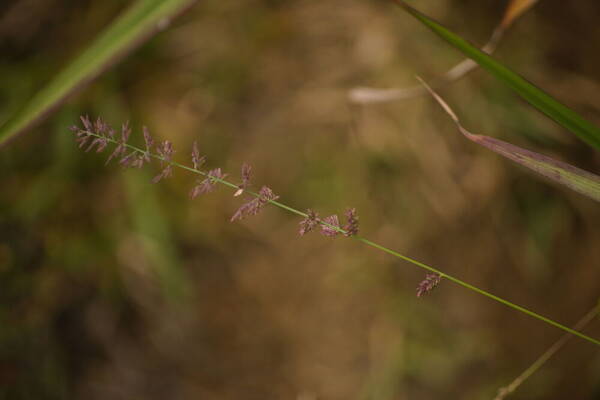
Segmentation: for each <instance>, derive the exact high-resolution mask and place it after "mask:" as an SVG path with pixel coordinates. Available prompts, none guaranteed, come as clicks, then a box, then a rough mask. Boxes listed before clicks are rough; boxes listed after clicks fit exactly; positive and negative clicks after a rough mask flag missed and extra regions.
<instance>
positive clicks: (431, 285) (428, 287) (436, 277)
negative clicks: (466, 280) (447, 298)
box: [417, 274, 442, 297]
mask: <svg viewBox="0 0 600 400" xmlns="http://www.w3.org/2000/svg"><path fill="white" fill-rule="evenodd" d="M441 280H442V276H441V275H440V274H427V275H425V279H423V280H422V281H421V282H420V283H419V285H418V286H417V297H421V296H423V295H424V294H426V293H429V292H431V291H432V290H433V289H435V287H436V286H437V285H439V283H440V281H441Z"/></svg>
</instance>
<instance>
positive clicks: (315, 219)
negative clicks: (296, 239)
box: [298, 209, 320, 236]
mask: <svg viewBox="0 0 600 400" xmlns="http://www.w3.org/2000/svg"><path fill="white" fill-rule="evenodd" d="M319 222H320V219H319V214H317V213H316V212H314V211H313V210H311V209H308V210H306V218H304V219H303V220H302V221H300V231H299V232H298V233H299V234H300V236H304V235H306V234H307V233H308V232H310V231H312V230H313V229H315V227H316V226H317V225H319Z"/></svg>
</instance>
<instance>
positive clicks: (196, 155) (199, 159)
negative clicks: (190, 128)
mask: <svg viewBox="0 0 600 400" xmlns="http://www.w3.org/2000/svg"><path fill="white" fill-rule="evenodd" d="M204 161H205V157H204V156H201V155H200V152H199V151H198V143H196V141H194V145H193V147H192V164H194V169H200V167H201V166H202V164H204Z"/></svg>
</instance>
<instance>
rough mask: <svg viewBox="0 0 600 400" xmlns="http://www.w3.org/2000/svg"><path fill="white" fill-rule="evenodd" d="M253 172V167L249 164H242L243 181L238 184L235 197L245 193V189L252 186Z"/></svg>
mask: <svg viewBox="0 0 600 400" xmlns="http://www.w3.org/2000/svg"><path fill="white" fill-rule="evenodd" d="M251 173H252V167H251V166H250V165H249V164H246V163H244V164H242V183H240V185H239V186H238V187H239V189H238V190H237V191H236V192H235V193H234V194H233V196H234V197H237V196H239V195H241V194H242V193H244V190H246V188H247V187H248V186H250V175H251Z"/></svg>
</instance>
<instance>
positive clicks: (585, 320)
mask: <svg viewBox="0 0 600 400" xmlns="http://www.w3.org/2000/svg"><path fill="white" fill-rule="evenodd" d="M599 312H600V305H599V304H596V305H595V306H594V308H592V309H591V310H590V311H588V312H587V314H585V315H584V316H583V317H582V318H581V319H580V320H579V321H578V322H577V323H576V324H575V326H574V327H573V328H574V329H583V328H585V327H586V325H587V324H589V323H590V322H591V321H592V320H593V319H594V318H595V317H597V316H598V313H599ZM572 337H573V335H571V334H570V333H565V334H564V335H562V336H561V337H560V339H558V340H557V341H556V342H554V344H553V345H552V346H550V347H549V348H548V350H546V351H545V352H544V353H543V354H542V355H541V356H539V357H538V359H537V360H535V361H534V362H533V364H531V365H530V366H529V367H528V368H527V369H526V370H525V371H523V372H522V373H521V375H519V376H518V377H516V378H515V379H514V380H513V381H512V382H511V383H510V384H509V385H507V386H504V387H502V388H500V390H498V394H497V395H496V397H495V398H494V400H503V399H504V398H505V397H506V396H508V395H509V394H511V393H512V392H514V391H515V390H517V388H518V387H519V386H521V384H522V383H523V382H525V381H526V380H527V379H529V377H530V376H531V375H533V374H534V373H536V372H537V371H538V370H539V369H540V368H541V367H542V366H543V365H544V364H545V363H546V362H547V361H548V360H549V359H550V358H552V356H554V354H556V352H558V351H559V350H560V349H562V348H563V346H564V345H565V344H567V342H568V341H569V339H571V338H572Z"/></svg>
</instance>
